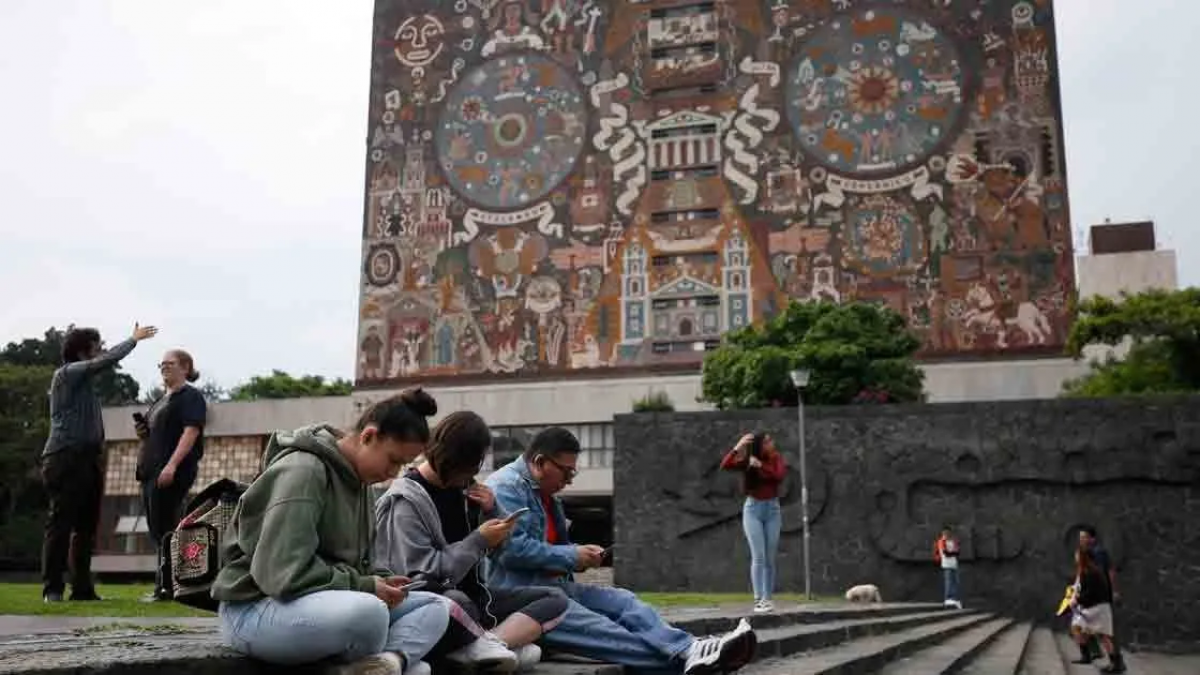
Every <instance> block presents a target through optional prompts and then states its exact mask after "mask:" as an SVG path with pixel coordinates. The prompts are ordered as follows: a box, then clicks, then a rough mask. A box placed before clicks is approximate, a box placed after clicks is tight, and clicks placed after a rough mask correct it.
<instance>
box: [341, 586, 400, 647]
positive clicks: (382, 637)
mask: <svg viewBox="0 0 1200 675" xmlns="http://www.w3.org/2000/svg"><path fill="white" fill-rule="evenodd" d="M325 612H326V613H327V614H326V617H325V618H326V621H328V623H329V625H330V627H331V628H332V629H333V630H335V631H337V632H339V633H341V635H342V636H343V637H344V640H345V642H346V643H347V644H348V645H352V646H353V651H356V652H361V653H364V654H373V653H375V652H378V651H381V650H382V649H383V645H384V644H385V643H386V642H387V634H388V608H387V605H386V604H384V602H383V601H382V600H380V599H379V598H377V597H375V596H373V595H369V594H367V593H358V592H355V591H347V592H345V595H343V596H342V597H339V598H338V601H337V602H330V603H329V605H328V607H327V608H325Z"/></svg>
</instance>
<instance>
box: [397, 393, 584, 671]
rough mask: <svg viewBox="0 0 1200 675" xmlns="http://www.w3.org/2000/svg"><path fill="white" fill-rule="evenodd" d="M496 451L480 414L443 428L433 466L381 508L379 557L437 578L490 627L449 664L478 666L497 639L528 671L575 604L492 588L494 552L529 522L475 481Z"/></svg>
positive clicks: (545, 590)
mask: <svg viewBox="0 0 1200 675" xmlns="http://www.w3.org/2000/svg"><path fill="white" fill-rule="evenodd" d="M491 445H492V432H491V430H490V429H489V428H488V426H487V424H486V423H485V422H484V421H483V419H482V418H480V417H479V415H476V414H475V413H473V412H465V411H464V412H455V413H451V414H450V415H448V416H447V417H446V418H445V419H443V420H442V421H441V422H439V423H438V424H437V426H436V427H434V429H433V431H432V433H431V434H430V440H429V445H428V446H427V448H426V450H425V462H424V463H423V464H421V465H420V466H419V467H418V468H416V469H413V470H412V471H409V472H408V473H407V474H406V475H405V476H404V477H403V478H400V479H398V480H396V481H394V482H393V483H392V485H391V487H390V488H389V489H388V491H387V493H386V494H385V495H384V496H383V497H381V498H380V499H379V501H378V502H376V504H375V528H376V539H375V551H374V556H375V560H376V562H377V563H379V564H381V565H387V566H388V567H390V568H392V569H396V570H401V571H402V572H403V573H406V574H408V575H410V576H412V577H414V578H422V579H426V580H429V581H430V582H431V584H432V585H434V586H436V587H440V588H441V590H442V591H443V592H444V594H445V595H447V596H448V597H450V598H452V599H454V600H455V601H456V602H457V603H458V604H459V605H461V606H462V607H463V609H464V610H465V611H466V613H467V614H469V615H470V616H471V617H472V618H473V619H475V621H477V622H478V623H479V624H481V625H482V626H483V627H484V628H486V629H490V633H487V634H485V636H484V639H481V640H479V641H477V642H476V643H473V644H471V645H468V646H467V647H464V648H463V649H461V650H459V651H458V652H454V653H451V654H449V655H448V656H447V658H449V659H450V660H453V661H462V662H471V661H473V660H474V659H473V654H471V653H470V652H471V650H473V649H480V648H483V647H484V646H485V645H484V643H485V642H487V641H489V640H494V641H498V642H500V643H502V644H503V645H504V646H506V647H507V648H508V649H511V650H513V652H515V653H516V655H517V657H518V659H519V662H520V666H521V667H522V668H528V667H531V666H532V665H533V664H536V663H537V662H538V661H539V660H540V659H541V650H540V649H539V648H538V647H537V646H536V645H535V644H533V643H534V641H536V640H537V639H538V638H539V637H541V635H542V634H543V633H544V632H546V631H549V630H551V629H553V628H554V626H556V625H557V624H558V622H559V621H560V620H561V619H562V616H563V614H565V613H566V611H567V603H568V600H567V596H566V595H565V594H564V593H563V592H562V591H560V590H558V589H557V588H549V587H526V588H521V589H515V590H514V589H499V588H496V589H491V588H488V586H487V585H486V584H485V583H484V581H483V580H484V579H485V578H486V575H485V573H484V570H482V569H481V567H482V566H483V565H485V564H486V563H487V556H488V554H489V552H491V551H494V550H496V549H498V548H500V547H501V546H503V545H504V542H505V541H506V540H507V539H508V535H509V534H510V533H511V532H512V528H513V525H514V524H515V522H516V521H515V518H516V517H520V516H521V514H514V516H513V517H506V514H504V513H502V512H501V509H500V507H499V505H498V504H497V503H496V498H495V496H494V495H493V494H492V492H491V490H490V489H489V488H488V487H487V486H485V485H483V484H481V483H476V482H475V480H474V478H475V474H477V473H479V470H480V468H481V466H482V464H483V459H484V457H485V455H486V454H487V451H488V448H490V447H491ZM485 518H486V520H485ZM481 521H482V522H481Z"/></svg>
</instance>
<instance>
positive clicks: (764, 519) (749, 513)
mask: <svg viewBox="0 0 1200 675" xmlns="http://www.w3.org/2000/svg"><path fill="white" fill-rule="evenodd" d="M782 526H783V517H782V515H781V514H780V509H779V500H778V499H755V498H754V497H746V504H745V505H744V506H743V507H742V529H744V530H745V531H746V541H747V542H748V543H749V544H750V585H751V586H752V587H753V588H754V600H755V601H758V600H770V599H771V595H772V594H773V593H774V592H775V555H776V554H777V553H778V552H779V530H780V528H781V527H782Z"/></svg>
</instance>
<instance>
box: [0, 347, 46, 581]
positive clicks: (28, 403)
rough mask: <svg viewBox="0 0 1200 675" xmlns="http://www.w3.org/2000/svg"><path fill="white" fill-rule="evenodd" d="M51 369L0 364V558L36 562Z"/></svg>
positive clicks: (42, 500) (40, 520)
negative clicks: (41, 462)
mask: <svg viewBox="0 0 1200 675" xmlns="http://www.w3.org/2000/svg"><path fill="white" fill-rule="evenodd" d="M53 372H54V369H53V368H52V367H50V366H21V365H13V364H11V363H0V509H2V510H0V559H7V560H10V561H22V562H26V563H28V562H32V561H36V560H37V556H38V550H39V546H40V545H41V526H42V519H43V516H44V510H45V496H44V493H43V492H42V485H41V479H40V477H39V476H38V458H39V457H40V456H41V452H42V446H43V444H44V443H45V442H46V435H47V434H48V433H49V430H50V402H49V401H48V400H47V396H48V383H49V382H50V376H51V374H52V373H53Z"/></svg>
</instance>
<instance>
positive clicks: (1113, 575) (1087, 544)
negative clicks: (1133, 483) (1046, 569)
mask: <svg viewBox="0 0 1200 675" xmlns="http://www.w3.org/2000/svg"><path fill="white" fill-rule="evenodd" d="M1079 546H1080V548H1084V549H1087V551H1088V553H1089V554H1090V555H1091V558H1092V560H1093V561H1095V563H1096V566H1097V567H1098V568H1100V571H1101V572H1102V573H1103V574H1104V578H1105V579H1107V580H1108V586H1109V588H1110V589H1111V593H1112V598H1111V604H1112V610H1113V623H1114V626H1113V635H1112V636H1111V638H1110V639H1111V641H1112V654H1114V655H1115V657H1114V658H1115V661H1116V662H1118V663H1122V662H1123V661H1122V658H1121V644H1120V642H1119V641H1118V640H1117V635H1116V625H1115V623H1116V609H1117V603H1119V602H1120V601H1121V593H1120V591H1119V590H1118V586H1117V568H1116V567H1115V566H1113V564H1112V559H1111V558H1110V557H1109V555H1108V551H1107V550H1106V549H1105V548H1104V547H1103V546H1101V545H1100V538H1099V536H1098V535H1097V534H1096V528H1094V527H1092V526H1090V525H1085V526H1084V527H1081V528H1079ZM1089 646H1090V648H1091V651H1092V654H1093V656H1094V657H1095V658H1100V656H1102V653H1101V649H1100V641H1099V639H1098V638H1096V637H1095V636H1093V637H1092V639H1091V640H1090V642H1089ZM1121 667H1122V668H1124V666H1123V665H1122V666H1121Z"/></svg>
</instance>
